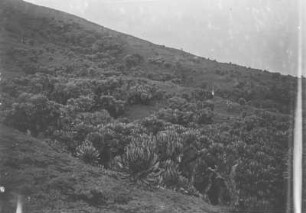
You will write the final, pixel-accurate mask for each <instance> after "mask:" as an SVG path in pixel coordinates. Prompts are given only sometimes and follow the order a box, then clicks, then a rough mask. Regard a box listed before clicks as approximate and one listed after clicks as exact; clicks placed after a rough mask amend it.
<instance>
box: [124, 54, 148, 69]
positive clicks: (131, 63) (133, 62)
mask: <svg viewBox="0 0 306 213" xmlns="http://www.w3.org/2000/svg"><path fill="white" fill-rule="evenodd" d="M124 61H125V65H126V67H127V68H131V67H135V66H138V65H140V64H141V63H142V62H143V61H144V58H143V57H142V56H141V55H139V54H132V55H127V56H125V58H124Z"/></svg>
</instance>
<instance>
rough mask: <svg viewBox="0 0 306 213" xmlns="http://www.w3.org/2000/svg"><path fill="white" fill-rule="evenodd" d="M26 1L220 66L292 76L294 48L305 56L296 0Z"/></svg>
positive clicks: (295, 70)
mask: <svg viewBox="0 0 306 213" xmlns="http://www.w3.org/2000/svg"><path fill="white" fill-rule="evenodd" d="M26 1H28V2H31V3H34V4H38V5H43V6H46V7H50V8H54V9H58V10H61V11H65V12H68V13H71V14H74V15H77V16H80V17H82V18H85V19H87V20H89V21H92V22H95V23H97V24H100V25H102V26H104V27H107V28H110V29H113V30H116V31H119V32H124V33H127V34H130V35H133V36H136V37H139V38H142V39H145V40H148V41H151V42H153V43H156V44H160V45H166V46H169V47H174V48H177V49H182V50H184V51H186V52H189V53H192V54H195V55H199V56H202V57H205V58H210V59H215V60H217V61H219V62H231V63H235V64H239V65H243V66H247V67H252V68H258V69H262V70H267V71H272V72H280V73H282V74H290V75H296V73H297V64H298V63H297V59H298V48H299V46H301V47H302V52H303V53H305V52H306V48H305V47H306V45H301V44H300V45H298V43H299V41H298V32H299V30H303V32H305V30H304V28H302V24H301V23H299V16H298V14H299V13H298V2H297V1H298V0H65V1H63V0H26ZM301 1H302V0H301ZM304 15H305V14H304ZM303 18H305V16H303ZM304 23H306V22H304ZM304 35H305V34H304ZM305 42H306V41H305Z"/></svg>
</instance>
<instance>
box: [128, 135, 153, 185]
mask: <svg viewBox="0 0 306 213" xmlns="http://www.w3.org/2000/svg"><path fill="white" fill-rule="evenodd" d="M155 143H156V142H155V138H154V137H152V136H148V135H140V136H139V137H136V138H133V139H132V142H131V143H130V144H129V145H128V146H127V147H126V150H125V153H124V155H123V156H122V167H123V169H124V170H125V171H126V172H128V173H129V174H130V175H131V176H132V178H133V179H134V180H145V179H146V178H147V177H149V176H150V175H151V174H152V173H156V172H157V171H158V169H159V162H158V157H157V155H156V154H155Z"/></svg>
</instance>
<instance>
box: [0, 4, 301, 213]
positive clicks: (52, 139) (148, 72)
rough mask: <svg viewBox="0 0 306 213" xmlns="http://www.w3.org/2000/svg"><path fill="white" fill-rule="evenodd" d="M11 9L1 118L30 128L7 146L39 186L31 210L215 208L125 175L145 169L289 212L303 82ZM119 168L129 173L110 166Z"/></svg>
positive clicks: (169, 183) (193, 189) (212, 195)
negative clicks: (289, 174) (291, 153)
mask: <svg viewBox="0 0 306 213" xmlns="http://www.w3.org/2000/svg"><path fill="white" fill-rule="evenodd" d="M0 10H1V11H0V21H1V28H0V29H1V39H0V42H1V43H0V45H1V48H0V55H1V59H2V61H1V67H0V68H1V73H2V76H3V80H2V81H1V84H0V86H1V87H0V88H1V108H0V109H1V110H0V113H1V122H2V123H4V124H5V125H7V126H10V127H12V128H15V129H18V130H20V131H22V132H23V133H17V132H15V131H14V130H12V129H10V128H8V127H5V126H1V129H3V130H4V131H3V132H1V140H3V142H2V141H1V142H2V143H1V144H3V149H4V150H8V149H9V146H10V144H14V143H15V141H17V144H23V145H20V146H19V145H18V146H16V147H15V148H14V147H12V152H5V153H6V154H7V155H4V158H5V159H4V161H5V162H8V163H6V164H4V165H3V168H5V169H7V170H10V171H12V174H14V173H16V175H13V176H14V177H16V178H17V177H19V175H21V176H20V177H21V178H25V179H26V180H27V182H26V184H28V183H31V184H32V185H33V186H34V185H35V187H37V188H35V187H31V188H32V190H33V191H31V189H28V188H26V189H20V190H21V191H22V192H24V193H26V194H30V197H32V198H33V199H31V200H32V201H29V204H28V205H29V207H28V208H35V207H34V206H35V205H36V204H37V205H38V207H37V208H39V209H42V208H47V209H52V208H53V209H54V208H61V209H65V208H67V207H69V208H70V207H71V208H78V209H88V208H89V209H90V210H88V211H90V212H92V211H94V212H95V211H99V210H98V209H103V210H105V211H107V210H108V211H110V212H120V211H126V212H137V211H138V212H145V211H147V212H176V211H178V212H188V211H189V212H197V211H199V212H202V211H208V212H209V211H213V209H212V208H210V207H209V208H208V206H207V205H206V204H205V202H204V201H203V200H201V199H198V198H194V197H186V196H183V195H182V194H177V193H175V192H173V191H171V192H170V191H168V190H165V191H162V190H153V191H149V189H148V188H146V187H144V188H139V187H140V185H139V184H134V183H131V182H130V181H128V180H126V179H124V178H123V177H124V176H125V175H123V174H126V173H128V174H129V175H130V176H131V177H133V175H135V174H134V173H133V172H136V174H137V172H139V171H138V169H139V168H141V169H143V168H142V167H143V166H148V167H149V168H147V167H146V168H144V171H145V172H148V171H149V172H150V171H151V172H152V170H153V171H154V172H155V173H154V175H156V174H159V175H160V174H162V175H161V176H159V177H158V178H159V179H158V183H159V184H160V185H161V186H165V187H168V188H170V189H173V190H174V191H175V190H176V191H180V190H181V189H183V190H185V192H187V193H189V194H193V195H195V194H196V195H199V194H202V195H203V197H205V200H206V201H210V202H211V203H212V204H214V205H231V206H237V205H238V207H239V208H240V209H239V210H240V211H245V212H247V211H246V208H249V210H250V211H251V212H252V211H254V209H255V210H256V209H257V210H258V208H259V209H272V208H273V209H275V212H279V210H280V209H279V208H283V206H284V203H285V202H284V194H285V193H286V189H285V188H286V187H284V183H285V180H284V178H283V174H284V173H285V172H286V171H285V170H286V168H287V167H286V165H285V162H287V156H286V154H287V150H288V145H289V144H290V143H289V142H290V141H291V137H290V134H291V132H292V115H293V114H292V112H293V110H294V108H293V106H294V104H295V94H296V91H295V90H296V78H293V77H291V76H282V75H280V74H276V73H273V74H272V73H269V72H267V71H260V70H254V69H251V68H245V67H241V66H238V65H233V64H221V63H218V62H216V61H211V60H208V59H205V58H199V57H197V56H194V55H191V54H188V53H185V52H183V51H179V50H176V49H171V48H167V47H164V46H159V45H154V44H152V43H150V42H147V41H143V40H140V39H137V38H135V37H132V36H129V35H125V34H121V33H119V32H115V31H112V30H110V29H107V28H104V27H101V26H98V25H95V24H93V23H90V22H88V21H86V20H83V19H80V18H78V17H75V16H72V15H69V14H65V13H62V12H58V11H55V10H50V9H48V8H44V7H38V6H35V5H32V4H28V3H25V2H22V1H19V0H4V1H1V2H0ZM213 92H214V93H215V94H213ZM25 132H28V134H31V135H32V136H33V137H37V138H40V139H33V138H32V137H30V136H29V137H25V136H24V135H22V134H24V133H25ZM2 135H3V137H2ZM23 137H24V138H23ZM2 138H3V139H2ZM43 139H44V140H46V141H48V143H49V144H51V145H52V147H53V145H54V144H56V145H57V146H58V147H57V148H58V149H57V150H51V149H50V147H49V146H48V145H47V144H45V143H44V142H41V141H42V140H43ZM158 144H159V145H158ZM30 145H31V146H32V147H34V148H32V147H31V146H30ZM151 146H152V147H151ZM13 148H14V149H13ZM23 152H24V153H25V154H22V153H23ZM63 152H64V153H63ZM11 153H12V154H11ZM67 153H69V155H68V154H67ZM30 154H31V157H29V155H30ZM70 155H71V156H70ZM72 156H73V157H72ZM130 156H134V158H133V157H130ZM148 156H149V157H148ZM76 157H78V158H80V159H82V160H83V161H84V162H87V163H88V164H93V165H95V166H96V167H91V166H88V164H84V162H81V161H79V160H77V158H76ZM55 159H56V160H55ZM135 159H136V160H135ZM156 161H158V162H156ZM10 162H18V163H10ZM139 162H143V163H142V164H140V163H139ZM116 163H117V164H118V165H119V166H120V165H121V166H120V169H122V170H123V171H124V173H119V172H118V173H117V172H112V171H111V170H118V168H117V167H116V165H114V164H116ZM19 164H20V165H22V166H24V168H26V169H22V168H21V167H20V166H19ZM47 165H48V168H50V170H47V171H45V167H46V166H47ZM97 165H99V166H97ZM133 165H136V166H134V167H133ZM150 166H151V167H150ZM1 167H2V166H1ZM100 167H105V168H107V169H108V170H106V169H100ZM41 168H43V169H41ZM234 168H238V169H237V175H233V173H235V172H232V171H233V170H235V169H234ZM155 169H157V170H158V171H159V172H156V171H155ZM144 171H142V172H144ZM19 172H20V174H19ZM142 172H141V173H140V174H141V175H143V173H142ZM167 172H169V174H170V175H169V174H168V173H167ZM88 173H89V174H91V175H89V176H90V177H88V176H87V174H88ZM36 174H37V176H38V177H37V178H36V177H35V175H36ZM145 174H146V173H145ZM167 174H168V176H167ZM254 174H257V175H254ZM71 176H72V177H71ZM136 177H140V176H138V175H136ZM167 178H169V179H170V180H168V179H167ZM12 180H14V179H12ZM16 181H17V182H18V180H16ZM16 181H15V180H14V181H13V182H16ZM220 181H221V182H220ZM36 183H37V184H36ZM72 183H73V184H72ZM80 183H84V184H83V185H82V184H81V185H79V184H80ZM93 183H95V184H93ZM180 184H181V185H180ZM93 185H94V186H93ZM20 186H22V187H21V188H23V184H21V185H20ZM184 187H185V188H184ZM236 187H238V188H239V190H238V189H237V190H234V189H236ZM104 189H105V190H104ZM16 190H17V191H18V190H19V189H16ZM45 190H47V192H50V193H48V194H45V193H42V194H41V191H45ZM48 190H49V191H48ZM121 191H122V193H118V192H121ZM132 191H133V192H132ZM222 192H224V193H222ZM169 193H170V194H171V195H170V194H169ZM239 196H240V197H239ZM238 198H239V199H238ZM59 200H63V202H62V203H60V202H59ZM97 200H98V201H97ZM150 200H152V201H153V202H152V201H150ZM170 200H171V201H170ZM182 200H183V201H182ZM163 201H165V202H166V203H167V204H168V205H167V204H164V203H162V202H163ZM238 201H239V202H238ZM31 202H32V203H31ZM97 202H98V203H99V206H97V205H98V204H97ZM101 203H102V204H101ZM187 203H188V204H187ZM100 204H101V205H100ZM164 205H165V208H164V207H161V206H164ZM137 206H138V207H137ZM185 207H186V209H185ZM206 208H207V209H206ZM217 210H218V209H217Z"/></svg>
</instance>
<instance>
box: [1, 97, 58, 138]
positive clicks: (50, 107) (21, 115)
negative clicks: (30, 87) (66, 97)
mask: <svg viewBox="0 0 306 213" xmlns="http://www.w3.org/2000/svg"><path fill="white" fill-rule="evenodd" d="M17 101H18V102H17V103H14V104H13V105H12V109H11V110H9V111H7V112H6V115H5V119H4V123H6V124H7V125H10V126H13V127H14V128H16V129H19V130H21V131H27V130H30V131H31V132H32V134H34V135H37V134H38V133H39V132H44V131H45V130H46V129H47V128H48V126H57V122H58V119H59V117H60V105H59V104H56V103H54V102H53V101H49V100H48V98H47V97H46V96H44V95H33V94H22V95H21V96H19V98H18V100H17Z"/></svg>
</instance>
